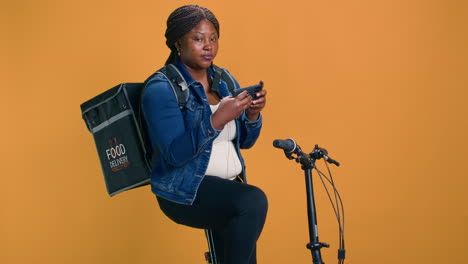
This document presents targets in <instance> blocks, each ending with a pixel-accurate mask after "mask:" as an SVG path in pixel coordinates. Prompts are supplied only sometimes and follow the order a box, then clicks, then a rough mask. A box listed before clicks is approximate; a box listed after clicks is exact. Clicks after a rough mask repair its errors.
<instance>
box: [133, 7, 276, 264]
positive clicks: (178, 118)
mask: <svg viewBox="0 0 468 264" xmlns="http://www.w3.org/2000/svg"><path fill="white" fill-rule="evenodd" d="M165 36H166V39H167V41H166V44H167V46H168V47H169V48H170V49H171V54H170V56H169V58H168V60H167V62H166V65H167V64H173V65H175V66H176V67H177V69H178V70H179V72H180V73H181V74H182V76H183V77H184V79H185V81H186V83H187V85H188V88H189V97H188V100H187V103H186V105H185V108H184V109H182V110H181V109H180V108H179V105H178V101H177V99H176V97H175V96H174V92H173V90H172V88H171V86H170V83H169V81H168V80H167V79H166V77H165V76H164V75H163V74H156V75H155V76H154V77H152V78H151V79H150V80H149V81H148V83H147V87H146V89H145V91H144V94H143V100H142V108H143V114H144V117H145V120H146V122H147V125H148V131H149V137H150V140H151V144H152V147H153V149H154V150H156V151H158V152H159V153H160V155H159V157H158V158H157V160H156V164H155V166H154V169H153V172H152V177H151V186H152V191H153V192H154V193H155V195H156V196H157V200H158V202H159V206H160V208H161V209H162V211H163V212H164V213H165V214H166V215H167V216H168V217H169V218H170V219H172V220H173V221H175V222H177V223H180V224H183V225H187V226H191V227H195V228H202V229H211V230H213V236H214V240H215V247H216V253H217V255H218V256H217V257H218V260H219V261H220V262H221V263H223V264H224V263H239V264H246V263H256V241H257V239H258V237H259V236H260V233H261V231H262V228H263V225H264V222H265V218H266V213H267V199H266V196H265V194H264V193H263V192H262V191H261V190H260V189H259V188H257V187H254V186H252V185H248V184H246V183H243V182H241V180H239V179H245V165H244V160H243V158H242V156H241V153H240V149H241V148H250V147H251V146H253V144H254V143H255V141H256V140H257V138H258V136H259V134H260V129H261V125H262V116H261V114H260V112H261V111H262V110H263V108H264V107H265V103H266V91H265V90H263V91H261V92H259V93H257V96H258V97H260V98H259V99H257V100H252V98H251V97H250V96H249V95H248V94H247V93H246V92H243V93H241V94H239V95H238V96H237V97H232V95H231V93H230V92H229V90H228V89H227V84H226V83H225V82H224V81H221V82H220V83H219V86H218V89H216V90H217V91H215V90H213V89H211V88H213V87H214V85H213V81H212V80H213V79H214V78H215V74H216V72H215V71H214V70H213V67H212V64H213V60H214V59H215V57H216V54H217V52H218V37H219V24H218V21H217V20H216V18H215V16H214V15H213V13H211V12H210V11H209V10H208V9H206V8H204V7H200V6H196V5H187V6H183V7H180V8H178V9H176V10H175V11H174V12H173V13H172V14H171V15H170V16H169V18H168V20H167V30H166V34H165ZM233 80H234V79H233ZM234 82H235V84H236V86H237V88H239V84H238V83H237V82H236V81H234Z"/></svg>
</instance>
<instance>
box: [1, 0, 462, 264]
mask: <svg viewBox="0 0 468 264" xmlns="http://www.w3.org/2000/svg"><path fill="white" fill-rule="evenodd" d="M186 3H188V2H187V1H160V0H158V1H148V0H146V1H145V0H135V1H116V0H113V1H110V0H105V1H90V0H82V1H52V0H45V1H32V0H30V1H27V0H19V1H8V3H7V1H3V2H2V3H1V4H0V10H1V11H0V13H1V14H0V15H1V16H0V21H1V23H0V25H1V33H2V34H1V38H2V40H1V42H0V47H1V53H0V58H1V60H0V61H1V63H0V67H1V68H0V69H1V71H0V72H1V76H2V85H1V89H2V92H1V99H2V100H1V104H0V112H1V116H2V118H1V120H2V129H1V132H0V133H1V135H0V140H1V147H0V149H1V157H0V158H1V162H2V172H1V186H2V189H1V191H0V199H1V209H0V213H1V215H0V219H1V220H0V262H1V263H8V264H13V263H15V264H16V263H49V264H54V263H99V264H101V263H114V264H117V263H204V260H203V256H202V253H203V252H204V251H205V250H206V241H205V238H204V234H203V232H202V231H201V230H197V229H192V228H188V227H185V226H180V225H177V224H175V223H173V222H171V221H170V220H169V219H167V218H166V217H165V216H164V215H163V214H162V212H161V211H160V210H159V208H158V206H157V203H156V201H155V199H154V196H153V194H152V193H151V192H150V190H149V188H148V187H144V188H140V189H138V190H134V191H131V192H126V193H124V194H119V195H118V196H116V197H114V198H110V197H108V196H107V194H106V192H105V186H104V181H103V179H102V175H101V169H100V167H99V162H98V158H97V155H96V151H95V147H94V142H93V140H92V137H91V134H90V133H89V132H88V131H87V130H86V128H85V124H84V122H83V120H82V119H81V112H80V108H79V105H80V104H81V103H82V102H84V101H86V100H88V99H90V98H91V97H93V96H95V95H96V94H98V93H100V92H102V91H104V90H106V89H107V88H110V87H112V86H114V85H116V84H118V83H120V82H137V81H142V80H144V79H145V78H146V77H147V76H148V75H149V74H151V73H152V72H153V71H154V70H156V69H158V68H159V67H160V66H161V65H162V64H163V63H164V61H165V59H166V57H167V55H168V52H169V50H168V49H167V47H166V46H165V44H164V41H165V39H164V30H165V21H166V19H167V17H168V15H169V14H170V12H172V11H173V10H174V9H175V8H177V7H179V6H181V5H183V4H186ZM197 3H199V4H200V5H203V6H206V7H208V8H210V9H211V10H212V11H213V12H214V13H215V14H216V16H217V17H218V19H219V21H220V24H221V39H220V52H219V53H218V57H217V58H216V61H215V62H216V64H218V65H220V66H224V67H226V68H228V69H229V70H230V71H231V72H232V73H233V74H234V75H235V76H236V78H237V79H238V80H239V82H240V83H241V85H243V86H247V85H251V84H254V83H256V82H257V81H258V80H260V79H261V80H264V81H265V85H266V86H265V88H266V89H268V92H269V94H268V105H267V108H266V109H265V110H264V120H265V121H264V129H263V132H262V136H261V139H260V140H259V142H258V143H257V144H256V146H255V147H254V148H253V149H251V150H248V151H245V152H244V156H245V158H246V160H247V163H248V164H247V165H248V172H249V180H250V182H251V183H252V184H255V185H258V186H260V187H261V188H262V189H263V190H265V192H266V193H267V195H268V197H269V204H270V208H269V214H268V218H267V222H266V225H265V229H264V231H263V234H262V236H261V238H260V240H259V244H258V251H259V253H258V255H259V263H311V256H310V252H309V251H308V250H307V249H306V248H305V244H306V243H307V242H308V227H307V211H306V199H305V185H304V177H303V172H302V170H301V169H300V167H299V166H298V165H297V164H296V163H294V162H293V161H288V160H287V159H286V158H285V157H284V156H283V153H282V151H280V150H277V149H274V148H273V147H272V141H273V140H274V139H277V138H281V139H283V138H288V137H292V138H294V139H296V141H297V142H298V143H299V144H300V145H301V146H302V148H303V150H306V151H310V150H312V148H313V146H314V145H315V144H319V145H320V146H322V147H325V148H327V149H328V150H329V152H330V156H331V157H333V158H335V159H337V160H338V161H340V162H341V163H342V166H341V167H339V168H333V169H332V171H333V173H334V176H335V178H334V179H335V182H336V184H337V186H338V188H339V190H340V193H341V196H342V197H343V199H344V205H345V211H346V227H345V228H346V229H345V232H346V233H345V238H346V248H347V259H346V262H347V263H360V264H366V263H369V264H370V263H382V264H383V263H462V262H463V261H464V260H466V258H467V257H468V253H467V252H468V251H467V247H466V244H467V242H468V240H467V235H468V232H467V228H466V226H465V225H466V223H467V222H468V221H467V220H468V208H467V205H466V204H467V202H468V196H467V194H466V193H467V191H466V186H467V183H468V180H467V176H468V175H467V173H466V170H465V169H464V165H465V164H466V162H467V161H466V160H467V155H466V149H467V148H468V140H467V138H466V137H467V134H468V133H467V132H468V131H467V130H468V129H467V128H468V124H467V117H466V116H467V114H468V108H467V102H466V99H467V94H468V93H467V91H466V88H467V87H468V74H467V70H468V67H467V66H468V65H467V61H468V56H467V55H468V54H467V53H468V52H467V47H468V43H467V42H468V41H467V39H468V38H467V36H468V35H467V34H468V18H467V17H468V13H467V11H468V5H467V3H466V1H456V0H453V1H448V0H432V1H422V0H414V1H406V0H388V1H373V0H360V1H343V0H342V1H325V2H323V1H306V0H302V1H299V0H291V1H287V2H274V1H255V0H249V1H244V0H237V1H232V2H226V1H198V2H197ZM5 80H6V82H5ZM318 164H319V165H322V162H319V163H318ZM321 168H322V169H324V167H323V165H322V166H321ZM314 182H315V189H316V199H317V210H318V224H319V235H320V240H321V241H323V242H328V243H330V244H331V248H330V249H323V250H322V256H323V259H324V261H325V262H326V263H333V262H335V261H336V249H337V245H338V241H337V238H338V229H337V223H336V220H335V219H334V216H333V214H332V210H331V207H330V205H329V203H328V199H327V198H326V196H325V194H324V191H323V188H322V186H321V185H320V182H319V180H318V178H315V177H314Z"/></svg>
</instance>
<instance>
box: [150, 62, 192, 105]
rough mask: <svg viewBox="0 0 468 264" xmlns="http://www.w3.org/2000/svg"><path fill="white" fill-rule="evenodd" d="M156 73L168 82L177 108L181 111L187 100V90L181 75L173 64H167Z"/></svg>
mask: <svg viewBox="0 0 468 264" xmlns="http://www.w3.org/2000/svg"><path fill="white" fill-rule="evenodd" d="M157 72H159V73H161V74H163V75H164V76H165V77H166V79H167V80H168V81H169V84H170V85H171V87H172V90H173V91H174V94H175V96H176V98H177V102H178V103H179V108H180V109H181V110H183V109H184V108H185V104H186V103H187V100H188V96H189V89H188V85H187V82H186V81H185V79H184V77H183V76H182V73H181V72H180V71H179V70H178V69H177V67H176V66H175V65H173V64H168V65H166V66H164V67H162V68H161V69H160V70H158V71H157Z"/></svg>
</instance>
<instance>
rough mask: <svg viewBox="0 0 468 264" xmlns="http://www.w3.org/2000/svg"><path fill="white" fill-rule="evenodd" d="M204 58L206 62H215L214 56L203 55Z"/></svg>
mask: <svg viewBox="0 0 468 264" xmlns="http://www.w3.org/2000/svg"><path fill="white" fill-rule="evenodd" d="M202 58H203V59H205V60H213V55H211V54H205V55H202Z"/></svg>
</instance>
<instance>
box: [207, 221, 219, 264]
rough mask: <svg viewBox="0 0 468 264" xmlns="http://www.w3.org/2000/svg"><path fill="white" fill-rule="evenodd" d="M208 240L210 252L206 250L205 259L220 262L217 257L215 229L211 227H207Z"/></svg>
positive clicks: (213, 262) (211, 263)
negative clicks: (214, 237)
mask: <svg viewBox="0 0 468 264" xmlns="http://www.w3.org/2000/svg"><path fill="white" fill-rule="evenodd" d="M205 235H206V240H207V242H208V252H205V260H206V262H207V263H210V264H218V260H217V259H216V250H215V247H214V240H213V231H212V230H211V229H205Z"/></svg>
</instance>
